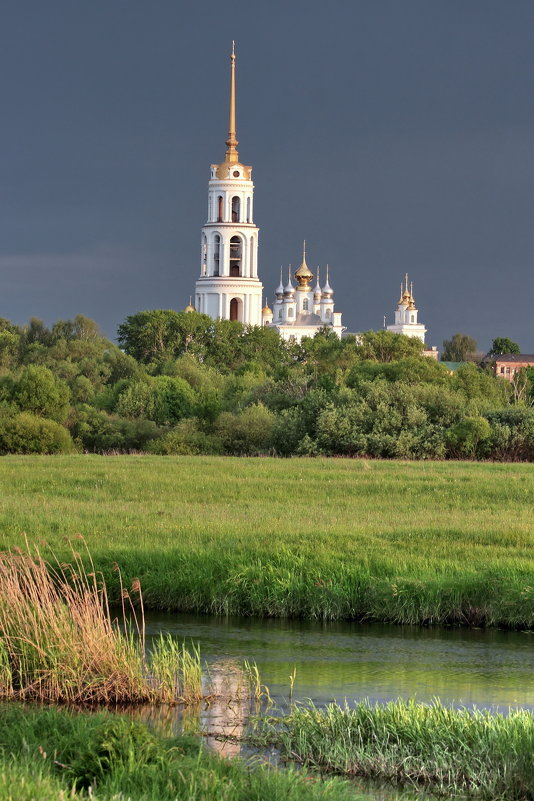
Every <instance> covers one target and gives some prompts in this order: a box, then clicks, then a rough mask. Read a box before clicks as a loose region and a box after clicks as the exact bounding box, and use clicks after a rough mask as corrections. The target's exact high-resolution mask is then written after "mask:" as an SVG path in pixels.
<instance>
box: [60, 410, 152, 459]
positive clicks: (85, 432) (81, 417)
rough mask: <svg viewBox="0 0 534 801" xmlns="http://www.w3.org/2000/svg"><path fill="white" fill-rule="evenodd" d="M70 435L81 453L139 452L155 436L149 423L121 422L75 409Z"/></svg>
mask: <svg viewBox="0 0 534 801" xmlns="http://www.w3.org/2000/svg"><path fill="white" fill-rule="evenodd" d="M72 434H73V436H74V437H75V439H76V440H77V441H78V442H79V443H80V445H81V447H82V449H83V450H85V451H90V452H96V453H104V452H106V451H140V450H144V449H145V448H146V446H147V445H148V443H149V442H151V441H152V440H153V439H155V438H156V437H158V436H159V434H160V430H159V428H158V426H157V425H156V424H155V423H154V422H153V421H151V420H145V419H143V418H141V419H140V420H124V419H121V418H120V417H117V416H116V415H109V414H106V412H104V411H100V410H99V409H94V408H92V407H91V406H83V407H81V408H79V409H78V411H77V414H76V418H75V420H74V422H73V425H72Z"/></svg>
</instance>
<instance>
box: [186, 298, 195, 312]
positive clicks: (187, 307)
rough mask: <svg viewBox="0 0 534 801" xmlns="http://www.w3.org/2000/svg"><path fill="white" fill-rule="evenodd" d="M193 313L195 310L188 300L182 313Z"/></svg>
mask: <svg viewBox="0 0 534 801" xmlns="http://www.w3.org/2000/svg"><path fill="white" fill-rule="evenodd" d="M194 311H196V309H195V307H194V306H193V304H192V303H191V298H189V303H188V304H187V306H186V307H185V309H184V312H194Z"/></svg>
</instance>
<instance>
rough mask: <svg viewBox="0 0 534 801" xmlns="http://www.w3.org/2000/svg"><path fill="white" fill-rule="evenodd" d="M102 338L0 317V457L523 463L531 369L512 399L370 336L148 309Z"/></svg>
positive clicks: (473, 374) (72, 327) (388, 339)
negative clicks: (294, 338) (137, 455)
mask: <svg viewBox="0 0 534 801" xmlns="http://www.w3.org/2000/svg"><path fill="white" fill-rule="evenodd" d="M458 336H464V335H457V337H458ZM451 342H454V337H453V338H452V340H451ZM496 342H497V340H495V341H494V345H495V343H496ZM118 343H119V344H118V345H116V344H114V343H113V342H111V341H110V340H108V339H106V338H105V337H104V336H103V335H102V333H101V332H100V330H99V328H98V326H97V324H96V323H95V322H94V321H93V320H90V319H88V318H87V317H84V316H83V315H78V316H76V317H75V318H74V320H60V321H58V322H57V323H55V324H54V325H53V326H52V327H51V328H49V327H47V326H45V325H44V324H43V323H42V322H41V321H40V320H37V319H32V320H30V322H29V324H28V325H25V326H16V325H14V324H12V323H11V322H10V321H9V320H3V319H0V454H8V453H68V452H76V451H79V452H96V453H109V452H126V453H127V452H138V451H146V452H150V453H156V454H235V455H257V454H273V455H279V456H292V455H300V456H315V455H320V454H324V455H343V456H367V457H382V458H403V459H445V458H475V459H499V460H532V458H533V456H534V409H533V402H534V373H533V371H532V370H530V371H525V373H524V376H523V386H524V391H522V392H521V393H518V392H517V391H514V386H513V385H512V384H511V383H510V382H508V381H505V380H503V379H501V378H496V377H495V376H494V375H493V374H492V372H491V369H490V367H488V366H486V367H481V366H478V365H477V364H476V363H474V362H468V363H466V364H463V365H462V366H460V367H459V369H457V370H456V371H454V372H451V371H450V370H448V369H447V367H446V366H445V365H444V364H441V363H439V362H436V361H434V360H433V359H429V358H428V357H425V356H423V355H422V348H423V346H422V343H421V342H420V341H419V340H417V339H413V338H409V337H405V336H402V335H398V334H393V333H391V332H389V331H386V330H384V331H378V332H374V331H368V332H365V333H363V334H362V335H360V336H359V337H358V338H357V339H356V338H355V337H353V336H348V337H346V338H344V339H342V340H340V339H338V338H337V337H336V336H335V335H334V334H332V333H331V332H329V331H328V330H326V329H325V330H323V331H321V332H319V333H318V334H316V335H315V336H314V337H313V338H309V339H304V340H303V341H302V343H301V344H292V343H287V342H285V341H283V340H282V339H280V337H279V335H278V333H277V332H276V331H275V330H274V329H270V328H261V327H254V326H243V325H241V324H240V323H238V322H233V321H229V320H212V319H211V318H210V317H208V316H206V315H202V314H198V313H196V312H192V313H185V312H174V311H166V310H154V311H144V312H139V313H138V314H134V315H132V316H130V317H128V318H127V319H126V320H125V322H124V323H123V324H122V325H121V326H120V327H119V330H118ZM464 344H465V343H464ZM512 344H515V343H512ZM468 345H469V346H470V347H472V344H471V343H468ZM497 345H498V342H497ZM475 349H476V343H475V347H474V349H473V350H475ZM451 361H453V360H452V359H451ZM454 361H459V360H454Z"/></svg>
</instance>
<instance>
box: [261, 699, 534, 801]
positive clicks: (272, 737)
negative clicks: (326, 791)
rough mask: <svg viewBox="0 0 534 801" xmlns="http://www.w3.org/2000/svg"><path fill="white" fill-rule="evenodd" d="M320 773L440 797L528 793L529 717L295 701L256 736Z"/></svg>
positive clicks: (532, 782) (533, 766)
mask: <svg viewBox="0 0 534 801" xmlns="http://www.w3.org/2000/svg"><path fill="white" fill-rule="evenodd" d="M256 741H257V742H258V743H260V744H265V743H270V744H274V745H276V746H277V747H278V748H279V749H280V751H281V753H282V756H285V757H286V758H287V759H290V760H291V761H292V762H295V761H296V762H299V763H301V764H302V765H305V766H307V767H308V768H314V769H317V770H319V771H321V772H326V773H336V774H341V775H345V776H363V777H367V778H373V779H380V780H382V781H387V782H390V783H395V784H397V783H398V784H402V785H414V786H418V787H425V788H427V789H429V790H431V791H432V792H437V793H439V794H443V795H446V796H447V797H450V796H453V795H457V794H462V796H464V795H469V796H475V797H479V798H488V799H490V798H491V799H495V798H501V799H515V800H516V801H517V799H525V800H527V799H528V800H530V799H533V798H534V763H533V761H532V752H533V749H534V717H533V716H532V713H530V712H526V711H523V710H519V711H511V712H510V714H509V715H508V716H507V717H504V716H502V715H491V714H490V713H489V712H484V713H483V712H469V711H467V710H455V709H451V708H445V707H443V706H442V705H441V704H439V703H435V704H434V705H432V706H427V705H424V704H416V703H415V702H404V701H397V702H394V703H390V704H387V705H385V706H371V705H369V704H368V703H365V702H364V703H360V704H357V705H356V706H355V707H354V708H351V709H349V708H342V707H339V706H337V705H336V704H331V705H330V706H328V707H326V708H325V709H322V710H319V709H316V708H315V707H313V706H295V707H294V708H293V710H292V713H291V714H290V715H289V716H288V717H286V718H283V719H282V720H280V718H278V719H275V720H274V721H273V722H271V723H270V724H268V725H267V726H266V727H265V729H264V731H263V733H262V734H259V735H258V737H257V740H256Z"/></svg>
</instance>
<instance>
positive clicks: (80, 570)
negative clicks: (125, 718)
mask: <svg viewBox="0 0 534 801" xmlns="http://www.w3.org/2000/svg"><path fill="white" fill-rule="evenodd" d="M87 559H88V561H89V565H90V570H87V569H86V567H85V564H84V560H83V559H82V556H81V554H79V553H78V552H76V551H74V550H73V551H72V562H70V563H66V562H59V561H57V560H56V561H47V560H45V559H44V558H43V557H42V556H41V554H40V552H39V549H38V548H35V549H34V550H33V551H30V550H28V551H27V552H26V553H24V552H23V551H22V550H21V549H20V548H17V549H14V550H13V551H10V552H7V553H3V554H1V555H0V698H3V699H6V698H14V699H20V700H25V701H27V700H38V701H42V702H52V703H59V702H64V703H73V704H125V703H147V702H148V703H174V702H177V701H185V700H188V701H190V700H193V699H198V698H199V697H201V696H202V686H201V676H200V657H199V653H198V650H193V652H189V651H188V650H187V649H186V648H185V647H178V645H177V644H176V643H175V642H173V641H172V640H171V639H170V638H161V639H160V640H159V641H158V642H157V643H156V646H155V648H154V651H153V655H152V658H151V659H149V660H148V661H147V659H146V657H145V621H144V612H143V598H142V593H141V584H140V582H139V579H134V581H133V582H132V593H134V594H135V597H136V601H137V603H138V606H139V608H140V610H141V611H140V613H138V612H137V611H136V606H134V604H133V602H132V599H131V597H130V593H129V592H128V591H127V590H126V588H125V587H124V586H123V585H122V579H121V582H120V583H121V589H122V592H121V595H122V606H121V612H122V619H121V620H120V621H119V620H117V618H115V617H114V615H113V614H112V612H111V610H110V607H109V602H108V594H107V590H106V585H105V582H104V581H103V579H102V577H101V575H100V574H99V573H98V572H97V571H96V570H95V568H94V565H93V563H92V561H91V557H90V554H89V552H87ZM117 568H118V566H117ZM119 575H120V571H119Z"/></svg>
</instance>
